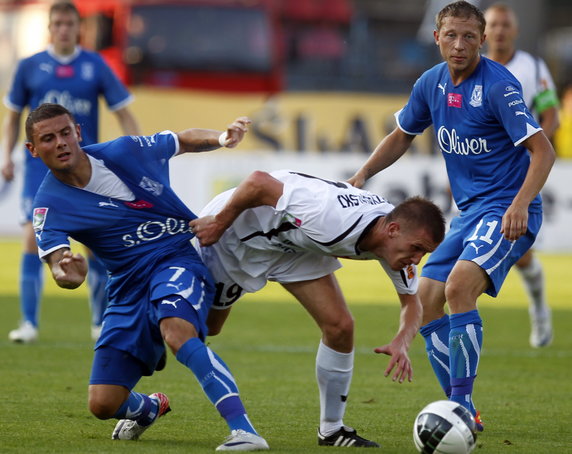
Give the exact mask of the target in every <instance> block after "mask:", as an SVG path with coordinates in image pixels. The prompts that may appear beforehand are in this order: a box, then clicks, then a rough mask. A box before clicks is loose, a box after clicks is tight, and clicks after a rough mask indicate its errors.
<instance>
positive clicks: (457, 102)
mask: <svg viewBox="0 0 572 454" xmlns="http://www.w3.org/2000/svg"><path fill="white" fill-rule="evenodd" d="M447 105H448V106H449V107H456V108H458V109H460V108H461V107H463V96H462V95H461V94H459V93H448V94H447Z"/></svg>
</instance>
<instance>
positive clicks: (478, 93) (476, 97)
mask: <svg viewBox="0 0 572 454" xmlns="http://www.w3.org/2000/svg"><path fill="white" fill-rule="evenodd" d="M469 104H470V105H471V106H473V107H480V106H482V105H483V86H482V85H475V87H474V88H473V93H471V100H470V101H469Z"/></svg>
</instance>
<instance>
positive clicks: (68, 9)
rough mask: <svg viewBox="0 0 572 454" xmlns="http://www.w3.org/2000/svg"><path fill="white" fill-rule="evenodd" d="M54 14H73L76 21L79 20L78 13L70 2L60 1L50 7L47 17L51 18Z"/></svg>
mask: <svg viewBox="0 0 572 454" xmlns="http://www.w3.org/2000/svg"><path fill="white" fill-rule="evenodd" d="M54 13H74V14H75V15H76V16H77V18H78V19H80V15H79V11H78V10H77V8H76V6H75V5H74V4H73V3H72V2H67V1H62V2H56V3H54V4H53V5H52V6H51V7H50V12H49V16H48V17H50V18H51V17H52V14H54Z"/></svg>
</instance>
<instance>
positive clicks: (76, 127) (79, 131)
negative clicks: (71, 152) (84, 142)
mask: <svg viewBox="0 0 572 454" xmlns="http://www.w3.org/2000/svg"><path fill="white" fill-rule="evenodd" d="M75 133H76V135H77V141H78V142H81V126H80V125H79V124H78V123H76V124H75Z"/></svg>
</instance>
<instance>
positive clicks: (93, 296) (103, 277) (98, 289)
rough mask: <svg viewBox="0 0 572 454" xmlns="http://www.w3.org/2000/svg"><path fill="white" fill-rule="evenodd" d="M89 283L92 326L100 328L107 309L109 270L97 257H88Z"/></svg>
mask: <svg viewBox="0 0 572 454" xmlns="http://www.w3.org/2000/svg"><path fill="white" fill-rule="evenodd" d="M87 265H88V269H89V272H88V273H87V283H88V289H89V304H90V306H91V324H92V325H96V326H99V325H101V322H102V321H103V313H104V312H105V309H106V308H107V301H108V298H107V289H106V288H105V286H106V285H107V270H106V269H105V267H104V266H103V264H102V263H101V262H100V261H99V260H98V259H96V258H95V257H88V259H87Z"/></svg>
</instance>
